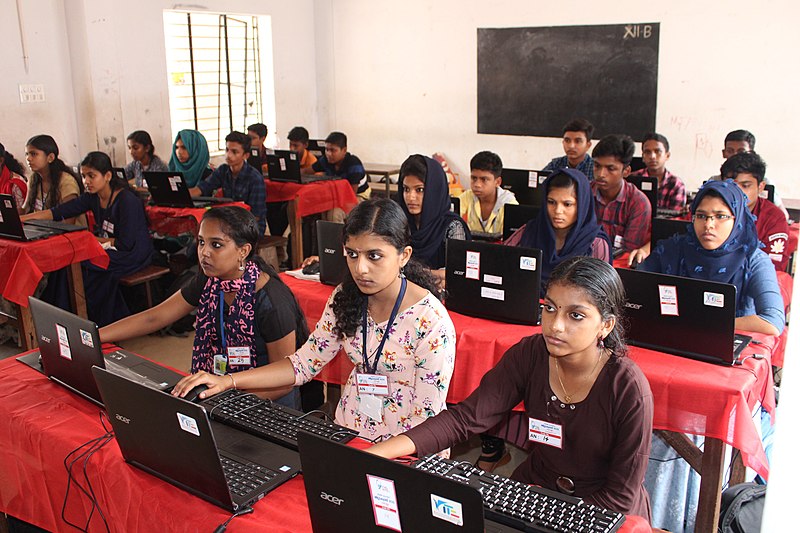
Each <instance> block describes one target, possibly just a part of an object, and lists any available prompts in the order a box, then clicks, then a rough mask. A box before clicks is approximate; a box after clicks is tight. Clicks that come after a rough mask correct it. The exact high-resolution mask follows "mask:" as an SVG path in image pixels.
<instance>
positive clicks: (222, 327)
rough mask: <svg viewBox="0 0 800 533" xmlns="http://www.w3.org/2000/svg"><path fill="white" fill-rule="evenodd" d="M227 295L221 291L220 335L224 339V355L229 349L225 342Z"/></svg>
mask: <svg viewBox="0 0 800 533" xmlns="http://www.w3.org/2000/svg"><path fill="white" fill-rule="evenodd" d="M224 295H225V293H223V292H222V291H219V333H220V339H222V353H225V350H226V349H227V347H228V346H227V344H228V343H227V342H226V341H225V314H224V312H223V309H224V308H225V298H224Z"/></svg>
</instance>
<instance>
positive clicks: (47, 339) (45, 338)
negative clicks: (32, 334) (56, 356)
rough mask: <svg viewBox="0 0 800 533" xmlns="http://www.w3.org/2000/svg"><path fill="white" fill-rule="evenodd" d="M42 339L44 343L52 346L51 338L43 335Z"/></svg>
mask: <svg viewBox="0 0 800 533" xmlns="http://www.w3.org/2000/svg"><path fill="white" fill-rule="evenodd" d="M41 339H42V342H46V343H47V344H50V337H45V336H44V335H42V336H41Z"/></svg>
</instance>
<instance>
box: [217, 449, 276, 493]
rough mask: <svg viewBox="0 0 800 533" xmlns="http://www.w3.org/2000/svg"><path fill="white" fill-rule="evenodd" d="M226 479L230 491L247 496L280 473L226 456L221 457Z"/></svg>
mask: <svg viewBox="0 0 800 533" xmlns="http://www.w3.org/2000/svg"><path fill="white" fill-rule="evenodd" d="M219 459H220V462H221V463H222V471H223V473H224V474H225V481H227V482H228V488H229V489H230V491H231V492H232V493H234V494H236V495H238V496H246V495H248V494H250V493H251V492H253V491H254V490H256V489H257V488H259V487H260V486H262V485H263V484H264V483H266V482H267V481H269V480H271V479H272V478H274V477H275V476H277V475H278V474H277V473H276V472H273V471H272V470H270V469H269V468H266V467H263V466H261V465H257V464H255V463H240V462H239V461H234V460H233V459H231V458H229V457H225V456H222V455H221V456H220V457H219Z"/></svg>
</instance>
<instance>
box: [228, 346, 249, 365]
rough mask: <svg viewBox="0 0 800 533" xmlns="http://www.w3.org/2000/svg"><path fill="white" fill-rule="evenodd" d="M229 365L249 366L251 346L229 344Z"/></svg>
mask: <svg viewBox="0 0 800 533" xmlns="http://www.w3.org/2000/svg"><path fill="white" fill-rule="evenodd" d="M228 365H229V366H249V365H250V348H249V347H248V346H228Z"/></svg>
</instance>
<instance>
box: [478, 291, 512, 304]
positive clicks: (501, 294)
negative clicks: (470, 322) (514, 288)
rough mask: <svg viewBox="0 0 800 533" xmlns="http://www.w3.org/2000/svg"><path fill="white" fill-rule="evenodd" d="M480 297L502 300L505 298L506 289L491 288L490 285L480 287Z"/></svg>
mask: <svg viewBox="0 0 800 533" xmlns="http://www.w3.org/2000/svg"><path fill="white" fill-rule="evenodd" d="M481 298H489V299H491V300H500V301H501V302H502V301H504V300H505V299H506V291H504V290H502V289H493V288H491V287H481Z"/></svg>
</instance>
